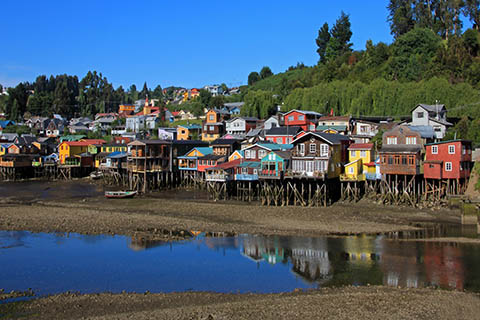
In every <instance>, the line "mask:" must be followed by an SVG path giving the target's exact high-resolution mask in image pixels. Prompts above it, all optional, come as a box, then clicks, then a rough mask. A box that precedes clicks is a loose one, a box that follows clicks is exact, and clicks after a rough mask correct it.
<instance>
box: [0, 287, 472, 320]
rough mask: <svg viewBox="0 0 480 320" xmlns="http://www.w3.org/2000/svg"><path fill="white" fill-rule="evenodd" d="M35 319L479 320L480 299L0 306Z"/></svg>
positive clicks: (205, 297)
mask: <svg viewBox="0 0 480 320" xmlns="http://www.w3.org/2000/svg"><path fill="white" fill-rule="evenodd" d="M0 314H3V315H5V316H7V317H12V318H13V317H15V316H16V315H21V316H22V318H23V317H25V318H34V319H440V320H441V319H479V317H480V316H479V315H480V297H479V296H478V295H476V294H472V293H464V292H454V291H444V290H435V289H401V288H390V287H376V286H375V287H343V288H325V289H318V290H311V291H297V292H290V293H282V294H220V293H206V292H186V293H169V294H150V293H144V294H133V293H123V294H108V293H104V294H88V295H77V294H69V293H65V294H61V295H56V296H50V297H46V298H41V299H38V300H33V301H30V302H19V303H15V304H8V305H0Z"/></svg>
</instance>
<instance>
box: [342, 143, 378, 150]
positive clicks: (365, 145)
mask: <svg viewBox="0 0 480 320" xmlns="http://www.w3.org/2000/svg"><path fill="white" fill-rule="evenodd" d="M372 148H373V143H354V144H351V145H350V147H348V150H371V149H372Z"/></svg>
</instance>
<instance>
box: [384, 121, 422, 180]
mask: <svg viewBox="0 0 480 320" xmlns="http://www.w3.org/2000/svg"><path fill="white" fill-rule="evenodd" d="M379 153H380V161H381V164H380V172H381V174H394V175H418V174H422V173H423V162H422V161H423V157H422V155H423V141H422V136H421V133H420V132H418V131H415V130H412V129H411V128H410V127H408V126H397V127H395V128H393V129H392V130H389V131H386V132H384V133H383V137H382V149H381V150H380V152H379Z"/></svg>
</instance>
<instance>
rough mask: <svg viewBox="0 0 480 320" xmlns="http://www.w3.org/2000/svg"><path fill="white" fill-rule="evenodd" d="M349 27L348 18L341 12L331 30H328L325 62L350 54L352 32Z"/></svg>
mask: <svg viewBox="0 0 480 320" xmlns="http://www.w3.org/2000/svg"><path fill="white" fill-rule="evenodd" d="M350 27H351V25H350V18H349V16H348V15H347V14H345V12H343V11H342V13H341V14H340V17H339V18H338V19H337V21H336V22H335V25H334V26H333V27H332V30H330V36H331V37H330V39H329V41H328V44H327V48H326V50H325V58H326V59H327V60H330V59H335V58H336V57H339V56H342V55H344V54H345V53H349V52H352V48H351V47H352V43H350V38H351V37H352V31H351V29H350Z"/></svg>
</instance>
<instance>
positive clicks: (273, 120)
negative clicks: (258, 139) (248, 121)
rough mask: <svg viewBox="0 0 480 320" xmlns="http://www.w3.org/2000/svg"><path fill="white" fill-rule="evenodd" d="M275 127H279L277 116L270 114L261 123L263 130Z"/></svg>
mask: <svg viewBox="0 0 480 320" xmlns="http://www.w3.org/2000/svg"><path fill="white" fill-rule="evenodd" d="M277 127H280V123H279V122H278V116H271V117H270V118H268V119H267V120H265V122H264V123H263V128H264V129H265V130H270V129H272V128H277Z"/></svg>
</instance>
